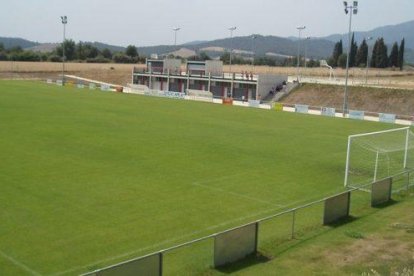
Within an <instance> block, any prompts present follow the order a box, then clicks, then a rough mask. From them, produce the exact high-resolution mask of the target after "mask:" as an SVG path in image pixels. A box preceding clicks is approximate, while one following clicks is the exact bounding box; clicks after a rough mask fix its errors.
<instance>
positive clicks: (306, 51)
mask: <svg viewBox="0 0 414 276" xmlns="http://www.w3.org/2000/svg"><path fill="white" fill-rule="evenodd" d="M308 40H310V36H308V37H306V39H305V70H306V65H307V57H306V56H307V55H308Z"/></svg>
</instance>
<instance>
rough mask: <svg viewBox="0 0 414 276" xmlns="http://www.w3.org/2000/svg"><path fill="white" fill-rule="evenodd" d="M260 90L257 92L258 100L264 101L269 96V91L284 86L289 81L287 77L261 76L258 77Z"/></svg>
mask: <svg viewBox="0 0 414 276" xmlns="http://www.w3.org/2000/svg"><path fill="white" fill-rule="evenodd" d="M257 78H258V81H257V85H258V90H257V99H258V100H262V99H264V98H265V97H266V96H267V95H268V94H269V91H271V90H272V88H275V87H276V86H278V85H280V84H282V83H283V82H284V81H287V79H288V77H287V76H281V75H267V74H261V75H258V77H257Z"/></svg>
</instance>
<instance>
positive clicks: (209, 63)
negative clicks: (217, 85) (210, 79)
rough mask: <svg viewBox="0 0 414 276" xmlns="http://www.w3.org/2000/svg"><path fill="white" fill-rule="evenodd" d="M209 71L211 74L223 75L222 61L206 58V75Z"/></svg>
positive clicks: (215, 75)
mask: <svg viewBox="0 0 414 276" xmlns="http://www.w3.org/2000/svg"><path fill="white" fill-rule="evenodd" d="M209 73H211V76H214V77H221V76H222V75H223V61H221V60H206V75H208V74H209Z"/></svg>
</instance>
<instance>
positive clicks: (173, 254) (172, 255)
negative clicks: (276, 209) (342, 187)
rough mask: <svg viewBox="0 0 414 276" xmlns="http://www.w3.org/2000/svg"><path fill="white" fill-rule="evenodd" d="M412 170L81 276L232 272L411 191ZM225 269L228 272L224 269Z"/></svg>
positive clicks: (413, 181)
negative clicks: (242, 264) (115, 273)
mask: <svg viewBox="0 0 414 276" xmlns="http://www.w3.org/2000/svg"><path fill="white" fill-rule="evenodd" d="M412 174H413V171H406V172H404V173H401V174H399V175H397V176H395V177H392V178H385V179H381V180H379V181H376V182H374V183H370V184H366V185H364V186H361V187H355V188H351V189H347V190H346V191H344V192H342V193H339V194H335V195H332V196H329V197H326V198H322V199H320V200H317V201H313V202H310V203H308V204H305V205H302V206H298V207H296V208H292V209H289V210H286V211H283V212H280V213H277V214H274V215H271V216H268V217H266V218H263V219H260V220H256V221H254V222H251V223H248V224H245V225H242V226H239V227H235V228H232V229H229V230H226V231H222V232H219V233H214V234H212V235H209V236H205V237H202V238H199V239H197V240H193V241H189V242H187V243H183V244H179V245H177V246H173V247H171V248H167V249H164V250H161V251H158V252H154V253H152V254H150V255H147V256H144V257H141V258H137V259H134V260H131V261H127V262H123V263H120V264H117V265H113V266H110V267H107V268H103V269H99V270H96V271H93V272H89V273H86V274H84V275H113V274H112V272H114V271H115V272H117V271H122V273H123V274H122V275H137V273H138V272H140V271H145V272H148V273H149V272H151V275H177V274H186V275H195V274H202V273H204V272H205V271H206V270H208V269H211V268H215V269H219V270H224V271H225V272H229V271H231V269H232V267H235V263H236V264H237V262H243V261H244V262H245V261H246V258H248V259H249V258H250V261H249V262H255V261H258V260H259V259H260V258H263V256H266V255H267V254H270V255H274V254H277V253H278V252H280V251H281V250H283V249H284V248H287V247H289V246H291V245H293V244H295V243H296V242H298V241H300V240H301V239H302V238H304V237H305V236H307V235H310V234H312V233H315V232H318V230H320V229H323V228H324V227H330V226H331V225H337V223H346V222H348V221H351V220H352V219H354V218H357V216H358V215H359V214H361V213H362V214H363V213H364V212H366V211H367V210H368V209H370V208H372V207H376V206H377V205H378V204H384V203H387V202H388V201H390V200H391V195H392V194H393V193H400V192H402V191H410V190H412V189H413V188H414V177H413V176H412ZM226 267H227V268H226ZM236 267H237V265H236Z"/></svg>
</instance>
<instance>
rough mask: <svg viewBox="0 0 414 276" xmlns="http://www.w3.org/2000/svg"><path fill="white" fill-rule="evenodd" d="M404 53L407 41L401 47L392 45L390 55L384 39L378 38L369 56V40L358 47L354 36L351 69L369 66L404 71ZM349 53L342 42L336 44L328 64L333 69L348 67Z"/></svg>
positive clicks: (396, 44)
mask: <svg viewBox="0 0 414 276" xmlns="http://www.w3.org/2000/svg"><path fill="white" fill-rule="evenodd" d="M404 51H405V39H404V38H403V39H402V40H401V43H400V45H398V43H397V42H394V44H393V45H392V48H391V51H390V54H389V55H388V47H387V45H386V44H385V41H384V38H382V37H381V38H378V39H377V40H376V41H375V44H374V47H373V48H372V52H371V55H369V49H368V44H367V40H366V39H365V38H364V40H363V41H362V42H361V44H360V45H359V47H358V45H357V43H356V42H355V37H354V34H353V35H352V39H351V50H350V53H349V67H366V66H367V65H369V66H370V67H373V68H388V67H393V68H399V69H400V70H402V69H403V66H404ZM346 61H347V53H344V51H343V45H342V40H340V41H339V42H337V43H336V44H335V47H334V50H333V53H332V56H331V57H330V58H329V60H328V64H329V65H330V66H332V67H342V68H345V67H346Z"/></svg>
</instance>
